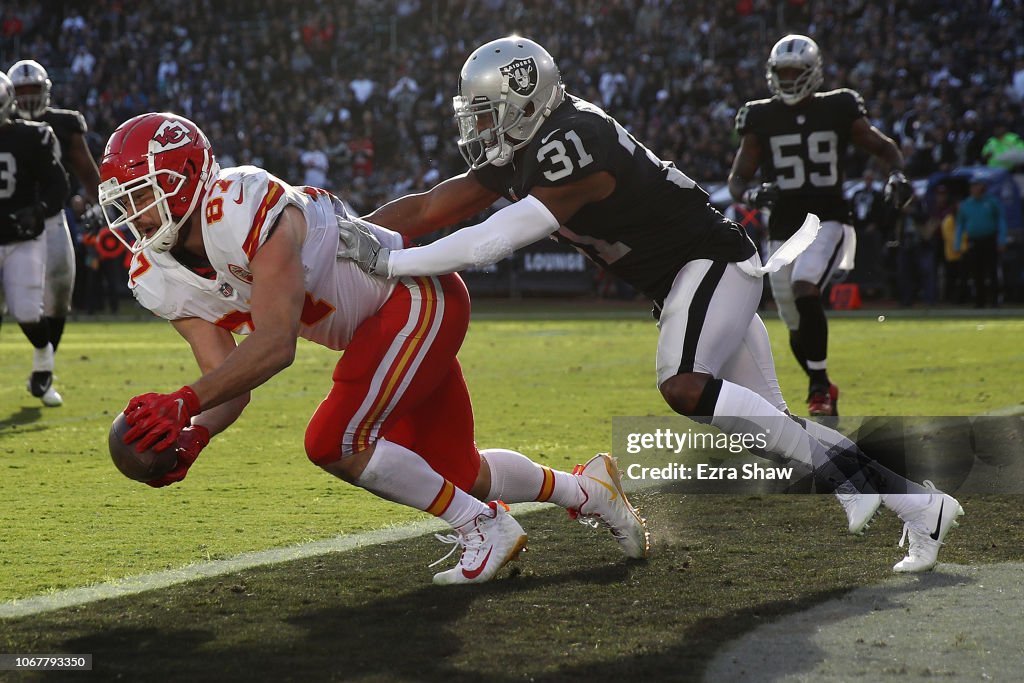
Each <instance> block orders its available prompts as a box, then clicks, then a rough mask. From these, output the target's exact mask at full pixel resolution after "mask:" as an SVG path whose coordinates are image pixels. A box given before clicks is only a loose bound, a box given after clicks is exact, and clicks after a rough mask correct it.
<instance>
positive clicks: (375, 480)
mask: <svg viewBox="0 0 1024 683" xmlns="http://www.w3.org/2000/svg"><path fill="white" fill-rule="evenodd" d="M356 485H358V486H360V487H361V488H364V489H366V490H367V491H370V492H372V493H374V494H376V495H378V496H380V497H381V498H385V499H387V500H391V501H394V502H396V503H401V504H402V505H408V506H409V507H414V508H416V509H417V510H423V511H424V512H427V513H429V514H431V515H434V516H435V517H440V518H441V519H443V520H444V521H446V522H448V523H449V524H451V525H452V526H453V527H455V528H458V527H460V526H462V525H463V524H466V523H468V522H471V521H473V520H474V519H476V518H477V517H478V516H479V515H482V514H484V513H489V512H490V508H488V507H487V506H486V505H484V504H483V503H481V502H480V501H479V500H477V499H476V498H474V497H473V496H471V495H469V494H468V493H466V492H465V491H463V490H461V489H459V488H458V487H457V486H455V485H454V484H452V483H451V482H450V481H448V480H447V479H445V478H444V477H442V476H441V475H440V474H438V473H437V472H435V471H434V470H433V469H432V468H431V467H430V465H428V464H427V461H426V460H424V459H423V458H421V457H420V456H418V455H416V454H415V453H413V452H412V451H410V450H409V449H408V448H406V447H405V446H399V445H398V444H396V443H392V442H390V441H388V440H386V439H380V440H378V441H377V444H376V446H375V448H374V451H373V455H372V456H371V457H370V461H369V462H368V463H367V464H366V468H365V469H363V473H362V474H361V475H359V480H358V481H357V482H356Z"/></svg>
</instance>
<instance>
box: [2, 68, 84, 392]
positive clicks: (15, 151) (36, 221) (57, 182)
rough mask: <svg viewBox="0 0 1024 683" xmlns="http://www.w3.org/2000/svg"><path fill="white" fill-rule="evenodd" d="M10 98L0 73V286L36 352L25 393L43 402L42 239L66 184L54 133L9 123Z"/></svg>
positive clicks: (46, 343) (46, 365)
mask: <svg viewBox="0 0 1024 683" xmlns="http://www.w3.org/2000/svg"><path fill="white" fill-rule="evenodd" d="M14 98H15V94H14V86H13V85H12V84H11V81H10V79H9V78H7V76H6V75H5V74H2V73H0V284H2V286H3V294H4V300H5V301H6V304H7V308H8V310H9V311H10V313H11V316H12V317H13V318H14V319H15V320H16V321H17V322H18V324H19V326H20V327H21V329H22V331H23V332H24V333H25V336H26V337H28V340H29V342H31V344H32V346H33V348H35V357H34V359H33V365H32V375H31V377H30V378H29V389H30V391H31V392H32V395H33V396H36V397H37V398H41V399H42V398H44V397H45V396H46V393H47V391H51V390H52V377H53V349H52V348H51V346H50V338H49V334H48V330H47V325H46V322H45V320H44V318H43V284H44V280H45V276H46V244H45V242H44V239H43V237H42V236H41V235H42V233H43V230H44V229H45V221H46V219H47V218H49V217H50V216H53V215H55V214H56V213H58V212H59V211H60V210H61V207H62V206H63V204H64V197H65V196H66V195H67V191H68V181H67V176H66V175H65V174H64V169H63V168H62V167H61V165H60V160H59V154H60V152H59V150H58V147H57V139H56V137H55V136H54V134H53V130H51V129H50V127H49V126H48V125H46V124H45V123H35V122H30V121H19V120H17V119H15V118H13V115H14ZM44 403H45V399H44ZM47 405H50V404H49V403H47ZM57 405H59V404H57Z"/></svg>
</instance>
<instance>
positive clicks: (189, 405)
mask: <svg viewBox="0 0 1024 683" xmlns="http://www.w3.org/2000/svg"><path fill="white" fill-rule="evenodd" d="M198 413H199V397H198V396H196V392H194V391H192V388H191V387H182V388H181V389H178V390H177V391H175V392H174V393H173V394H142V395H141V396H136V397H135V398H133V399H132V400H130V401H128V407H127V408H125V409H124V415H125V420H126V421H127V422H128V424H130V425H131V426H132V428H131V429H129V430H128V431H127V432H125V435H124V442H125V443H132V442H133V441H135V440H136V439H138V441H139V442H138V443H137V444H135V450H136V451H138V452H139V453H141V452H143V451H145V450H147V449H149V448H152V449H153V450H155V451H157V452H160V451H162V450H165V449H167V448H170V447H171V446H173V445H174V444H175V442H176V441H177V440H178V434H180V433H181V430H182V429H184V428H185V427H188V426H189V425H191V424H192V416H193V415H196V414H198Z"/></svg>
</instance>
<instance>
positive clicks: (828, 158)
mask: <svg viewBox="0 0 1024 683" xmlns="http://www.w3.org/2000/svg"><path fill="white" fill-rule="evenodd" d="M767 79H768V88H769V90H770V91H771V92H772V97H771V98H770V99H767V100H755V101H753V102H747V103H746V105H744V106H743V107H742V108H741V109H740V110H739V111H738V112H737V114H736V131H737V133H739V135H740V148H739V151H738V152H737V154H736V158H735V160H734V161H733V166H732V172H731V173H730V175H729V191H730V193H731V194H732V196H733V198H734V199H736V200H737V201H742V202H744V203H746V204H749V205H751V206H757V207H766V208H770V209H771V216H770V218H769V221H768V235H769V251H772V250H773V249H774V248H778V246H779V245H781V244H782V240H784V239H786V238H788V237H789V236H790V235H792V234H793V232H795V231H796V229H797V228H799V227H800V225H801V223H803V220H804V216H806V215H807V214H808V213H813V214H815V215H817V216H818V217H819V218H820V219H821V222H822V224H821V230H820V231H819V233H818V237H817V238H816V239H815V241H814V243H813V244H812V245H811V246H810V247H808V248H807V250H806V251H804V253H802V254H801V255H800V256H799V257H797V259H796V260H795V261H794V262H793V263H792V265H790V266H787V267H785V268H782V269H780V270H779V271H778V272H775V273H772V274H771V276H770V278H769V279H770V281H771V285H772V294H773V296H774V298H775V302H776V304H777V306H778V309H779V316H780V317H781V318H782V320H783V322H785V324H786V326H787V327H788V328H789V344H790V348H792V350H793V354H794V355H795V356H796V359H797V362H799V363H800V366H801V367H802V368H803V369H804V371H805V372H806V373H807V375H808V377H809V381H810V389H809V391H808V398H807V407H808V411H809V412H810V414H811V415H838V405H837V404H838V401H839V389H838V387H836V385H834V384H832V382H831V381H830V380H829V377H828V370H827V349H828V320H827V319H826V317H825V307H824V305H823V304H822V300H821V292H822V289H823V287H824V286H825V284H826V283H827V282H828V281H829V278H830V277H831V276H832V273H833V272H834V271H835V270H836V269H837V268H838V266H839V265H840V263H841V262H842V261H843V260H844V258H843V257H844V252H845V253H846V254H848V256H849V258H848V260H847V263H849V264H850V266H851V267H852V260H853V259H852V255H853V250H854V246H855V242H856V241H855V239H854V237H853V230H852V228H849V227H844V226H845V225H846V224H847V223H849V222H850V219H849V208H848V206H847V203H846V200H845V198H844V197H843V178H844V172H843V170H844V168H845V166H846V152H847V148H848V147H849V144H850V143H851V142H852V143H854V144H855V145H857V146H858V147H860V148H861V149H864V150H865V151H867V152H869V153H871V154H872V155H874V156H876V157H878V158H879V159H880V160H881V161H882V162H883V163H885V164H886V165H887V166H888V167H889V169H890V170H891V171H892V173H891V175H890V176H889V182H888V184H887V185H886V193H887V195H889V196H890V197H891V201H892V202H893V203H894V204H895V205H897V206H898V207H902V206H903V205H904V204H906V203H907V202H908V201H909V200H910V186H909V185H908V183H907V181H906V179H905V178H904V177H903V173H902V172H901V169H902V168H903V155H902V154H901V153H900V150H899V148H898V147H897V146H896V144H895V143H893V141H892V140H890V139H889V138H887V137H886V136H885V135H883V134H882V133H880V132H879V131H878V129H877V128H875V127H874V126H872V125H871V124H870V123H869V122H868V119H867V110H866V109H865V108H864V102H863V100H861V97H860V95H858V94H857V93H856V92H854V91H852V90H845V89H843V90H833V91H830V92H817V90H818V88H819V87H820V86H821V83H822V80H823V75H822V67H821V53H820V52H819V50H818V46H817V44H816V43H815V42H814V41H813V40H811V39H810V38H808V37H806V36H801V35H796V34H792V35H788V36H786V37H785V38H783V39H782V40H780V41H779V42H778V43H776V44H775V46H774V47H773V48H772V51H771V55H770V56H769V58H768V71H767ZM759 167H760V169H761V178H762V180H763V181H764V182H763V183H762V184H761V185H760V186H758V187H755V188H751V189H748V186H749V185H750V182H751V180H753V178H754V173H755V172H756V171H757V169H758V168H759Z"/></svg>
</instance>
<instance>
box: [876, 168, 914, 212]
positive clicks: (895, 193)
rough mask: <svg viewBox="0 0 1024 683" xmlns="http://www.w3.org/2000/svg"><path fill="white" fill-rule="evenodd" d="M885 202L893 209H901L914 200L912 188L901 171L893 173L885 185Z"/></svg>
mask: <svg viewBox="0 0 1024 683" xmlns="http://www.w3.org/2000/svg"><path fill="white" fill-rule="evenodd" d="M883 196H884V197H885V202H886V204H888V205H889V206H891V207H893V208H894V209H902V208H903V207H905V206H906V205H907V204H909V203H910V200H911V199H913V198H914V188H913V187H911V185H910V181H908V180H907V178H906V176H904V175H903V172H902V171H893V172H892V173H890V174H889V180H888V181H887V182H886V183H885V190H884V193H883Z"/></svg>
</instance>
